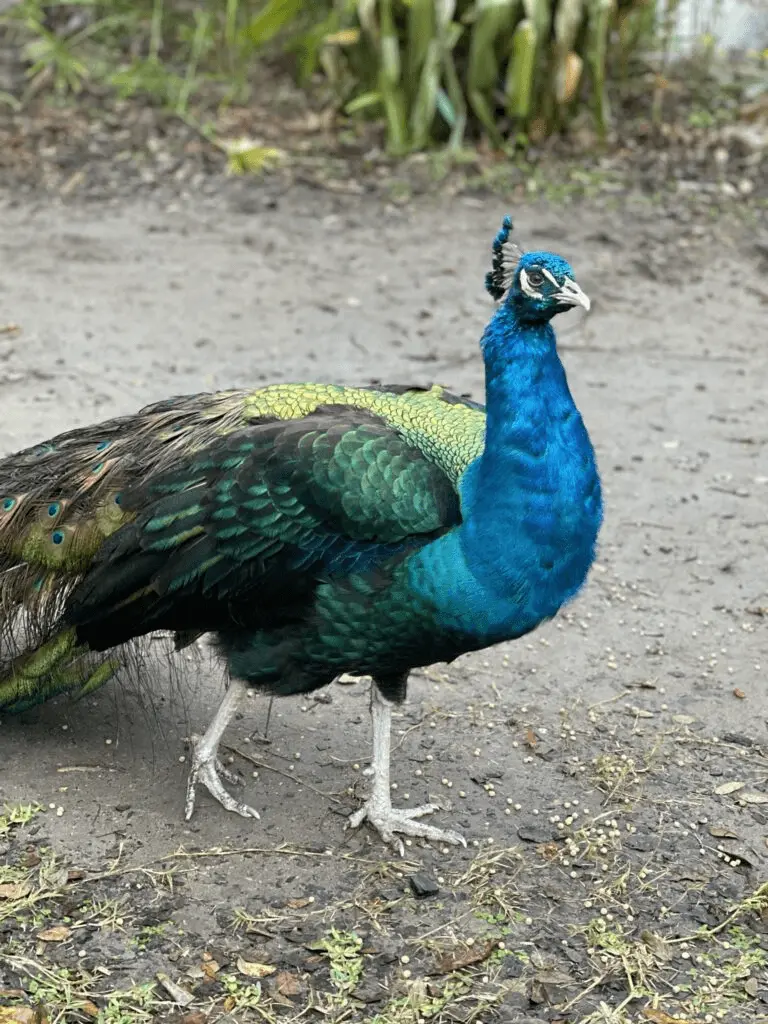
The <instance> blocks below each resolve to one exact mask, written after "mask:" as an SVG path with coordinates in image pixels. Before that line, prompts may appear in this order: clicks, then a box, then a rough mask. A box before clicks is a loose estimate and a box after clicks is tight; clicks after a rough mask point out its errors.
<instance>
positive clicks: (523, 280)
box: [520, 267, 560, 299]
mask: <svg viewBox="0 0 768 1024" xmlns="http://www.w3.org/2000/svg"><path fill="white" fill-rule="evenodd" d="M537 269H538V268H537ZM540 273H541V274H543V276H544V277H546V279H547V280H548V281H550V282H551V283H552V284H553V285H554V286H555V288H558V289H559V288H560V285H559V284H558V283H557V278H556V277H554V276H553V275H552V274H550V272H549V271H548V270H547V268H546V267H541V268H540ZM520 287H521V289H522V290H523V292H524V293H525V294H526V295H527V296H529V298H531V299H543V298H544V295H543V293H542V292H539V291H536V289H535V288H534V287H533V285H532V284H531V281H530V278H529V277H528V275H527V274H526V272H525V268H522V269H521V271H520Z"/></svg>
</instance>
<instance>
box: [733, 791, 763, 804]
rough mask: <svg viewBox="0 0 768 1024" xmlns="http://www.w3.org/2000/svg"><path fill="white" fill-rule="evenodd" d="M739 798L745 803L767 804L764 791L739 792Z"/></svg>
mask: <svg viewBox="0 0 768 1024" xmlns="http://www.w3.org/2000/svg"><path fill="white" fill-rule="evenodd" d="M739 800H741V802H742V803H745V804H768V794H766V793H740V794H739Z"/></svg>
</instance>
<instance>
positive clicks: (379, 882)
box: [0, 191, 768, 1024]
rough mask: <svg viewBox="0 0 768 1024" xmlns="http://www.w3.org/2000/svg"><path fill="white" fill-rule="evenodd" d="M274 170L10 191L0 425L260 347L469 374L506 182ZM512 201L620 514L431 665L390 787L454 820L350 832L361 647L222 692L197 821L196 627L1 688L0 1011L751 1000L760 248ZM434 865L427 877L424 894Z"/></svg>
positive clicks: (545, 1013) (525, 1015)
mask: <svg viewBox="0 0 768 1024" xmlns="http://www.w3.org/2000/svg"><path fill="white" fill-rule="evenodd" d="M238 194H239V193H238ZM254 196H255V198H253V200H252V201H249V202H248V203H244V202H243V201H242V196H241V197H240V199H238V200H237V201H235V199H233V198H232V197H229V198H227V196H226V195H222V196H221V197H220V198H219V199H216V198H209V199H206V200H204V201H203V200H200V201H199V202H198V201H194V202H186V203H185V202H182V201H171V202H169V203H166V204H165V205H160V204H159V203H157V202H155V203H153V204H152V205H148V204H141V203H139V202H131V203H129V204H120V205H114V206H103V205H83V206H80V205H76V206H71V207H68V206H65V205H60V204H59V205H57V204H54V203H53V202H51V201H49V200H44V201H39V202H37V203H33V202H31V201H27V200H26V199H25V200H24V201H23V202H22V203H19V202H16V201H13V200H12V199H11V198H10V197H6V199H5V200H4V201H0V225H1V226H0V267H1V268H2V269H1V273H0V329H2V328H4V327H5V325H12V324H15V325H17V328H18V329H16V330H13V329H10V328H9V329H7V330H5V332H4V333H3V334H2V335H0V395H1V396H2V417H1V418H0V451H2V452H9V451H12V450H14V449H17V448H20V447H22V446H24V445H27V444H30V443H32V442H34V441H37V440H41V439H44V438H46V437H48V436H50V435H52V434H54V433H57V432H59V431H61V430H64V429H66V428H70V427H74V426H77V425H78V424H86V423H88V422H91V421H94V420H98V419H103V418H106V417H109V416H113V415H115V414H119V413H127V412H130V411H132V410H135V409H136V408H138V407H139V406H141V405H143V404H145V403H147V402H150V401H152V400H155V399H158V398H161V397H164V396H167V395H169V394H179V393H185V392H192V391H198V390H209V389H217V388H226V387H230V386H248V385H251V386H257V385H259V384H260V383H262V382H265V381H277V380H305V379H329V380H338V381H343V382H351V383H354V382H367V381H369V380H371V379H372V378H377V379H382V380H385V381H387V382H395V381H400V382H414V383H426V382H429V381H432V380H437V381H439V382H441V383H445V384H448V385H450V386H451V387H452V388H453V389H456V390H459V391H466V392H469V393H471V394H472V395H473V396H474V397H476V398H481V397H482V383H483V374H482V362H481V359H480V356H479V352H478V349H477V342H478V339H479V336H480V333H481V331H482V328H483V326H484V323H485V321H486V320H487V319H488V317H489V316H490V314H491V312H492V304H491V301H490V300H489V298H488V297H487V295H486V294H485V292H484V289H483V274H484V272H485V270H486V269H487V266H488V265H489V246H490V241H491V239H492V237H493V234H494V232H495V230H496V228H497V226H498V223H499V222H500V219H501V217H502V215H503V214H504V213H505V212H507V210H506V207H505V205H504V204H503V203H502V202H501V201H500V200H499V199H498V198H486V199H480V198H463V199H462V198H456V199H453V200H440V201H433V202H432V201H429V200H425V201H423V202H420V203H419V204H417V205H412V206H409V207H405V208H396V207H391V206H386V205H383V204H381V203H379V202H377V201H374V200H370V199H367V200H366V199H364V198H358V197H349V196H344V197H332V196H328V195H323V194H321V193H317V192H311V191H289V192H286V193H285V194H284V195H280V196H277V197H274V196H273V197H271V198H270V197H267V196H266V194H265V195H264V197H263V198H262V197H261V195H260V194H259V193H254ZM510 212H511V213H512V214H513V215H514V216H515V219H516V223H517V226H518V230H519V235H520V237H521V239H522V241H523V243H524V244H525V245H526V246H527V247H529V248H534V247H548V248H553V249H556V250H557V251H559V252H561V253H562V254H563V255H565V256H566V257H567V258H569V259H570V260H571V261H572V263H573V265H574V266H575V268H576V271H577V277H578V279H579V282H580V284H581V285H582V287H583V288H584V289H585V290H586V291H587V292H588V294H589V295H590V296H591V297H592V300H593V308H592V312H591V313H590V314H589V315H587V316H582V315H581V314H579V313H573V314H570V315H568V316H564V317H560V318H558V320H557V321H556V327H557V330H558V336H559V341H560V347H561V350H562V354H563V359H564V362H565V364H566V367H567V370H568V374H569V380H570V383H571V387H572V390H573V391H574V394H575V396H576V398H577V401H578V403H579V405H580V407H581V409H582V411H583V414H584V418H585V421H586V423H587V426H588V428H589V430H590V433H591V435H592V438H593V440H594V443H595V446H596V449H597V452H598V458H599V464H600V468H601V472H602V475H603V479H604V485H605V500H606V520H605V526H604V529H603V533H602V536H601V547H600V554H599V559H598V564H597V565H596V566H595V569H594V571H593V573H592V575H591V579H590V582H589V585H588V587H587V588H586V590H585V592H584V594H583V595H582V596H581V597H580V598H579V600H578V601H577V602H576V603H574V604H573V605H572V606H571V607H569V608H568V609H567V611H566V612H565V613H564V614H562V615H561V616H560V617H559V618H558V619H557V620H556V621H555V622H553V623H551V624H549V625H547V626H545V627H543V628H541V629H540V630H539V631H538V632H536V633H535V634H533V635H532V636H531V637H528V638H526V639H525V640H523V641H520V642H518V643H516V644H509V645H503V646H500V647H498V648H495V649H493V650H490V651H487V652H484V653H482V654H478V655H473V656H470V657H466V658H463V659H460V660H459V661H458V662H456V663H455V664H453V665H451V666H448V667H446V666H435V667H434V668H433V669H430V670H429V671H426V672H422V673H416V674H414V678H413V680H412V684H411V688H410V699H409V701H408V703H407V705H406V706H405V707H404V709H403V713H402V715H401V716H400V717H399V718H398V719H397V723H396V733H397V735H396V743H395V745H396V749H395V752H394V755H393V762H394V767H393V778H394V779H395V780H396V781H397V792H396V796H397V798H398V799H399V800H401V801H402V802H403V803H405V804H407V803H414V802H422V801H424V800H425V799H427V798H429V799H436V800H437V801H439V802H440V804H441V805H442V807H443V808H444V809H443V810H442V811H441V812H440V813H439V814H438V815H436V820H437V823H440V824H444V825H446V826H449V827H457V828H459V829H460V830H461V831H463V832H464V833H465V834H466V836H467V837H468V839H469V848H468V849H467V850H461V849H459V850H454V849H451V850H450V851H448V850H441V849H437V848H434V849H433V848H431V847H429V846H422V845H420V844H419V843H417V842H414V843H413V844H412V845H410V846H409V847H408V849H407V852H406V858H405V860H403V861H399V860H398V858H397V857H395V856H394V855H393V854H392V853H391V852H390V851H388V850H387V849H386V848H384V847H383V846H382V844H381V843H380V842H379V840H378V838H377V837H376V836H375V835H373V834H372V833H370V832H368V831H367V830H366V828H365V826H364V827H363V829H362V830H361V831H359V832H355V833H350V832H348V831H345V830H344V823H345V815H346V814H347V813H349V812H350V811H351V810H352V809H354V807H355V806H356V797H357V796H359V795H360V794H362V793H364V792H365V785H366V779H365V777H364V776H363V775H362V769H363V768H364V767H365V765H366V763H367V758H368V757H369V742H370V739H369V722H368V715H367V699H368V698H367V685H366V684H365V683H364V682H358V683H356V684H355V685H347V686H343V685H335V686H333V687H331V688H330V689H329V690H328V691H325V692H322V693H320V694H317V695H316V696H315V697H314V698H312V699H304V700H300V699H286V700H283V701H282V702H279V703H275V704H274V705H273V707H272V714H271V719H270V722H269V729H268V742H264V741H263V740H262V739H261V737H262V735H263V733H264V730H265V727H266V724H267V710H268V702H267V701H266V700H263V699H262V698H255V699H253V700H252V701H251V702H250V706H249V707H248V708H247V709H246V712H245V713H244V714H243V715H242V716H241V718H240V719H239V720H238V721H237V722H236V723H235V724H234V725H233V726H232V727H231V728H230V730H229V732H228V734H227V736H226V742H227V743H228V744H229V745H230V746H231V748H233V749H232V756H233V759H234V760H233V763H234V766H235V767H236V769H237V770H238V771H239V772H240V773H241V774H242V776H243V779H244V782H245V787H244V789H243V790H242V793H243V794H244V797H245V799H246V800H247V801H248V802H249V803H251V804H253V805H255V806H256V807H257V808H258V810H259V811H260V813H261V820H260V821H258V822H253V821H246V820H243V819H240V818H238V817H235V816H233V815H230V814H227V813H226V812H225V811H224V810H223V809H222V808H220V807H219V806H218V805H217V804H215V803H214V802H213V801H212V800H210V799H209V798H208V796H207V794H205V793H202V794H201V795H200V797H199V800H198V806H197V810H196V812H195V815H194V817H193V819H192V821H191V822H190V823H189V824H186V823H185V822H184V820H183V804H184V780H185V770H186V765H185V763H184V758H185V756H186V755H187V753H188V748H187V745H186V744H185V737H187V736H188V735H189V734H190V732H191V731H193V730H197V731H202V729H203V728H204V726H205V724H206V722H207V720H208V718H209V716H210V715H211V714H212V712H213V709H214V708H215V706H216V704H217V702H218V700H219V698H220V696H221V693H222V687H223V677H222V672H221V669H220V667H219V666H216V665H211V664H209V663H208V660H207V659H206V658H203V659H202V660H189V661H183V660H182V661H181V662H180V664H179V666H178V667H177V669H176V670H175V671H174V672H173V673H172V675H171V676H169V674H168V673H167V672H163V671H160V670H158V672H157V673H156V674H153V675H151V676H150V677H149V678H148V679H147V680H146V681H145V683H144V685H143V687H142V688H140V689H139V690H138V691H137V690H136V689H135V688H132V687H129V688H124V689H121V688H120V686H119V685H115V684H111V685H110V686H109V687H107V688H106V689H104V690H103V691H102V692H100V693H98V694H97V695H95V696H94V697H92V698H90V699H88V700H86V701H83V702H81V703H78V704H72V703H69V702H67V701H58V702H52V703H51V704H49V705H47V706H44V707H42V708H40V709H38V710H36V711H35V712H30V713H28V714H26V715H24V716H22V717H20V718H16V719H14V718H9V717H6V718H4V719H3V721H2V725H1V727H0V805H2V803H5V804H7V805H8V809H7V811H6V815H5V817H4V818H3V817H0V854H4V855H5V856H4V858H3V859H4V860H5V861H6V864H5V866H2V865H1V864H0V1007H2V1006H3V1005H6V1006H7V1005H11V1004H17V1003H19V1004H20V1003H25V1002H26V1003H28V1004H29V1005H31V1004H32V1003H35V1002H40V1003H42V1004H45V1005H46V1006H47V1008H48V1013H49V1019H50V1020H51V1021H52V1022H54V1021H65V1022H69V1021H72V1022H81V1021H89V1020H94V1019H98V1020H99V1021H105V1022H112V1024H116V1022H117V1024H122V1022H129V1024H132V1022H143V1021H153V1020H156V1021H164V1022H165V1021H172V1020H176V1019H178V1020H184V1021H186V1022H187V1024H202V1022H203V1021H211V1022H213V1021H217V1020H226V1021H229V1022H230V1024H231V1022H235V1021H236V1022H241V1021H242V1022H245V1021H250V1020H267V1021H271V1020H298V1019H299V1018H300V1017H301V1018H302V1019H306V1020H320V1019H323V1017H325V1018H326V1019H330V1020H342V1019H343V1020H349V1021H375V1022H378V1024H411V1022H412V1024H416V1022H418V1021H424V1020H435V1021H446V1022H447V1021H458V1022H469V1021H478V1022H485V1024H490V1022H496V1021H498V1022H506V1024H512V1022H517V1021H520V1022H522V1021H526V1022H529V1024H535V1022H536V1021H559V1022H563V1024H564V1022H567V1024H576V1022H587V1021H589V1022H591V1024H598V1022H606V1024H625V1022H630V1021H651V1022H656V1024H667V1022H671V1021H672V1020H673V1019H678V1020H684V1021H688V1022H696V1024H704V1022H707V1021H714V1020H725V1021H728V1022H732V1024H738V1022H741V1021H744V1022H747V1021H750V1022H754V1021H768V888H767V887H766V884H765V880H766V878H767V877H768V873H767V872H766V860H767V859H768V735H766V725H767V724H768V695H767V693H768V691H766V686H765V680H766V676H767V674H768V629H767V626H766V624H767V623H768V618H766V616H768V545H767V544H766V539H767V538H768V458H766V452H767V448H766V445H768V391H767V390H766V379H768V345H766V340H767V339H766V331H765V317H766V303H768V289H766V284H765V270H766V262H765V254H764V253H763V255H762V256H761V254H760V249H759V247H757V246H756V245H755V236H754V232H753V231H752V230H750V229H749V228H747V227H740V226H738V225H723V224H719V225H717V226H715V225H711V224H709V223H707V222H706V221H697V220H695V219H694V220H693V221H691V220H689V219H686V218H683V217H681V218H680V220H678V221H674V220H670V219H668V218H661V217H660V216H659V213H658V211H657V210H655V209H654V208H653V206H652V205H650V204H648V205H643V204H636V206H635V207H632V208H630V209H629V210H628V212H627V213H626V214H620V213H619V212H617V211H616V210H606V209H604V208H597V207H592V206H589V205H574V206H570V207H565V206H561V207H545V206H540V207H529V208H525V209H512V210H511V211H510ZM169 679H170V680H171V681H170V682H169ZM235 750H236V751H237V753H235V752H234V751H235ZM33 804H37V805H39V806H40V808H41V810H40V811H39V812H37V813H34V808H30V807H29V805H33ZM25 808H27V809H26V810H25ZM27 818H29V820H28V821H27V820H26V819H27ZM416 871H421V872H425V873H426V874H427V875H429V876H430V877H431V878H432V879H433V880H434V881H436V883H437V885H438V886H439V892H438V893H437V894H436V895H434V896H432V897H431V898H427V899H424V900H417V899H416V898H415V897H414V895H413V892H412V889H411V885H410V881H409V880H410V878H411V876H413V874H414V873H415V872H416ZM158 978H160V979H161V980H158ZM1 1014H2V1009H0V1020H5V1018H4V1017H2V1016H1ZM12 1019H13V1020H16V1019H17V1018H16V1017H13V1018H12ZM18 1019H26V1018H18ZM30 1019H32V1018H30Z"/></svg>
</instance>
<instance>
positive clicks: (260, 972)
mask: <svg viewBox="0 0 768 1024" xmlns="http://www.w3.org/2000/svg"><path fill="white" fill-rule="evenodd" d="M237 969H238V971H240V973H241V974H244V975H245V976H246V978H268V977H269V976H270V974H274V973H275V971H276V970H277V968H276V967H272V966H271V965H270V964H257V963H255V962H253V961H250V960H243V958H242V957H241V956H239V957H238V958H237Z"/></svg>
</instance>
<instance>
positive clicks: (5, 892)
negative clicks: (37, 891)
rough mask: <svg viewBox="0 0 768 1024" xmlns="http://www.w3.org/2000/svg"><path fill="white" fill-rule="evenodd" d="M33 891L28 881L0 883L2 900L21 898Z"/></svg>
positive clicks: (0, 897)
mask: <svg viewBox="0 0 768 1024" xmlns="http://www.w3.org/2000/svg"><path fill="white" fill-rule="evenodd" d="M31 891H32V887H31V886H30V885H28V884H27V882H3V884H2V885H0V900H20V899H23V898H24V897H25V896H28V895H29V893H30V892H31Z"/></svg>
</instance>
